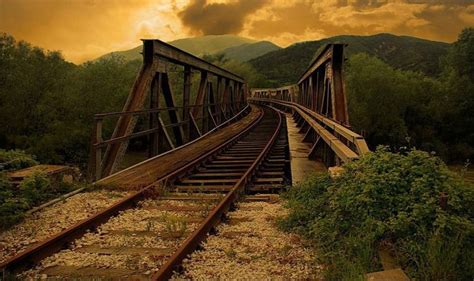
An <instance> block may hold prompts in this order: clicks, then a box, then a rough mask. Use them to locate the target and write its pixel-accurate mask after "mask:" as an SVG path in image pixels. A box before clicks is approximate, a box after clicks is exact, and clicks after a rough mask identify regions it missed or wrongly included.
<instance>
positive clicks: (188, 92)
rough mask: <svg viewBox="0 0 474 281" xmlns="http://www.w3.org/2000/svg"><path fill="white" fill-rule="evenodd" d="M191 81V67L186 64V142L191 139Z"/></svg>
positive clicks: (184, 108)
mask: <svg viewBox="0 0 474 281" xmlns="http://www.w3.org/2000/svg"><path fill="white" fill-rule="evenodd" d="M191 81H192V72H191V67H190V66H188V65H186V66H184V89H183V112H182V114H183V117H182V118H183V122H184V123H183V133H184V135H183V137H184V140H183V141H184V142H185V143H186V142H188V141H189V140H190V135H189V128H190V125H191V124H190V121H189V99H190V97H191Z"/></svg>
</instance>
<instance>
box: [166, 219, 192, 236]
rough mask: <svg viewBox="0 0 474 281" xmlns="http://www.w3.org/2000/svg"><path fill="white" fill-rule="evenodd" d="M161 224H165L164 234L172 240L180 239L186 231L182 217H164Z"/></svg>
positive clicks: (185, 224) (185, 223) (186, 225)
mask: <svg viewBox="0 0 474 281" xmlns="http://www.w3.org/2000/svg"><path fill="white" fill-rule="evenodd" d="M163 222H164V223H165V231H166V233H167V234H168V235H169V236H170V237H173V238H181V237H183V236H184V233H185V232H186V230H187V229H188V223H187V222H186V220H185V219H184V218H182V217H178V216H175V215H164V216H163Z"/></svg>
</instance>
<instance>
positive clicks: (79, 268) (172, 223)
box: [3, 108, 283, 280]
mask: <svg viewBox="0 0 474 281" xmlns="http://www.w3.org/2000/svg"><path fill="white" fill-rule="evenodd" d="M259 110H261V112H262V114H261V116H260V117H259V118H258V122H255V123H254V124H252V125H251V126H249V128H248V129H247V130H245V131H243V132H242V133H240V134H239V135H238V136H235V137H234V138H232V139H230V140H228V141H227V142H225V143H224V144H222V145H221V146H219V147H217V148H216V149H213V150H212V151H209V152H208V153H206V154H204V155H202V156H201V157H199V158H198V159H195V160H194V161H192V162H190V163H188V164H187V165H185V166H183V167H182V168H180V169H178V170H176V171H175V172H173V173H172V174H170V175H168V176H166V177H164V178H162V179H160V180H159V181H157V182H155V183H154V184H153V185H150V186H148V187H146V189H147V192H143V191H142V192H141V193H140V194H141V195H140V196H136V199H134V200H132V201H130V202H129V203H127V204H126V206H120V202H119V203H117V204H115V209H114V212H112V211H110V212H109V213H107V214H106V215H104V212H101V213H100V214H97V215H96V216H94V217H93V218H91V219H94V218H95V221H93V222H90V223H89V227H88V228H90V226H93V227H97V229H96V231H95V232H93V233H88V234H86V235H85V236H84V237H82V238H80V239H77V238H78V237H81V236H82V235H79V233H80V232H83V231H84V226H83V224H79V225H76V226H75V227H72V228H71V229H68V230H66V231H65V232H63V233H62V235H60V236H56V237H53V238H51V239H49V240H48V241H49V243H48V241H46V242H45V243H42V247H41V248H39V249H36V250H34V249H33V250H30V251H26V252H25V253H22V254H20V255H18V256H17V257H14V258H13V259H11V260H9V261H7V262H6V263H5V264H4V265H3V268H4V269H5V268H6V269H15V268H20V267H24V268H25V267H26V268H31V264H32V263H36V262H39V261H41V260H43V259H44V258H45V257H47V258H46V259H45V260H43V261H42V262H41V263H40V266H39V267H36V268H35V269H33V270H30V271H29V272H28V271H27V273H26V274H25V273H24V275H23V277H27V276H31V277H37V276H38V274H46V275H48V276H55V277H61V276H62V277H66V278H70V277H73V278H74V277H105V278H133V279H150V278H151V279H153V280H166V279H168V278H170V277H171V276H172V274H173V271H174V270H176V269H177V268H178V267H179V265H180V264H181V262H182V260H183V259H184V258H185V257H186V256H188V255H189V254H190V253H192V252H193V251H194V250H195V249H196V248H197V247H198V246H199V244H200V243H201V242H202V241H203V240H204V239H205V238H206V237H207V235H208V233H212V231H213V230H214V228H215V226H216V225H217V224H219V223H220V222H221V221H222V220H223V219H225V216H226V213H227V212H228V211H229V210H231V209H232V208H233V206H234V203H235V202H236V201H237V200H239V198H240V197H241V196H242V195H243V194H245V193H246V191H247V190H248V189H249V188H254V187H255V186H259V185H260V183H259V181H263V182H265V181H269V183H270V184H279V185H282V184H283V179H282V177H275V176H274V174H275V173H280V172H268V171H266V170H265V169H269V168H271V165H277V164H281V163H280V162H281V161H280V160H281V159H280V158H279V159H273V160H274V161H270V160H271V159H269V158H271V157H275V156H274V155H275V153H277V154H278V155H280V154H281V151H283V148H282V147H277V148H276V150H275V151H277V152H275V151H274V150H273V149H274V148H275V146H278V141H279V139H280V138H281V134H280V130H281V128H282V125H283V121H282V116H281V114H280V113H278V112H277V111H275V110H273V109H271V108H264V109H261V108H260V109H259ZM272 155H273V156H272ZM278 157H281V156H278ZM268 161H270V162H268ZM279 161H280V162H279ZM264 165H267V166H265V167H264ZM264 173H267V174H268V173H270V174H271V175H272V176H271V177H265V176H261V175H263V174H264ZM272 173H273V174H272ZM143 194H147V196H146V197H145V196H144V195H143ZM112 207H114V206H112ZM109 209H110V208H109ZM117 210H122V212H120V213H119V215H117V216H115V217H113V215H114V214H116V213H117ZM111 217H112V218H111ZM81 227H82V228H81ZM78 228H81V229H80V231H79V229H78ZM137 237H139V238H140V239H138V240H137ZM75 239H77V240H75ZM74 240H75V241H74ZM136 240H137V241H140V242H139V243H135V242H133V241H136ZM71 241H74V243H73V245H72V246H70V247H69V249H67V250H63V251H60V252H59V253H56V254H54V253H55V252H57V251H58V250H59V248H63V247H64V246H65V245H67V244H68V242H71ZM116 241H122V242H123V243H116ZM52 254H54V255H52ZM104 256H105V257H106V258H104ZM124 256H127V260H126V261H124ZM130 257H131V258H130ZM131 260H132V261H131ZM64 261H70V262H71V263H72V265H71V264H66V263H65V262H64ZM85 261H87V262H85ZM114 261H116V262H118V263H119V264H120V263H121V264H126V263H136V266H131V268H130V266H128V269H127V270H112V269H111V268H110V267H111V266H110V264H111V263H113V262H114ZM112 267H113V266H112ZM71 274H72V275H71Z"/></svg>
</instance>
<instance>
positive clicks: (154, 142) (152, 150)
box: [148, 73, 161, 157]
mask: <svg viewBox="0 0 474 281" xmlns="http://www.w3.org/2000/svg"><path fill="white" fill-rule="evenodd" d="M160 92H161V73H156V75H155V77H154V79H153V82H152V83H151V87H150V109H156V108H159V107H160ZM159 117H160V113H159V112H151V113H150V114H149V129H155V128H157V127H158V125H159V124H158V123H159V120H158V119H159ZM158 142H159V131H157V132H156V133H153V134H151V135H150V136H149V141H148V157H153V156H155V155H158V153H159V151H158Z"/></svg>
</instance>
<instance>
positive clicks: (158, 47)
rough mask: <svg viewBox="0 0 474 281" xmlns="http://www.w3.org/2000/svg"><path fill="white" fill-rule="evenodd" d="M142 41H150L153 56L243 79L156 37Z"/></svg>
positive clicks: (231, 77)
mask: <svg viewBox="0 0 474 281" xmlns="http://www.w3.org/2000/svg"><path fill="white" fill-rule="evenodd" d="M142 41H143V42H144V44H147V42H152V44H153V54H154V55H155V56H158V57H163V58H166V59H168V60H169V61H171V62H173V63H176V64H179V65H188V66H191V67H192V68H194V69H198V70H201V71H204V72H209V73H212V74H214V75H216V76H222V77H226V78H228V79H232V80H235V81H237V82H240V83H243V82H244V79H243V78H242V77H240V76H238V75H235V74H234V73H232V72H229V71H227V70H225V69H223V68H221V67H219V66H216V65H214V64H211V63H209V62H207V61H205V60H203V59H201V58H198V57H196V56H194V55H192V54H190V53H187V52H185V51H183V50H180V49H178V48H176V47H174V46H171V45H169V44H167V43H165V42H163V41H160V40H158V39H150V40H148V39H145V40H142Z"/></svg>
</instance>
